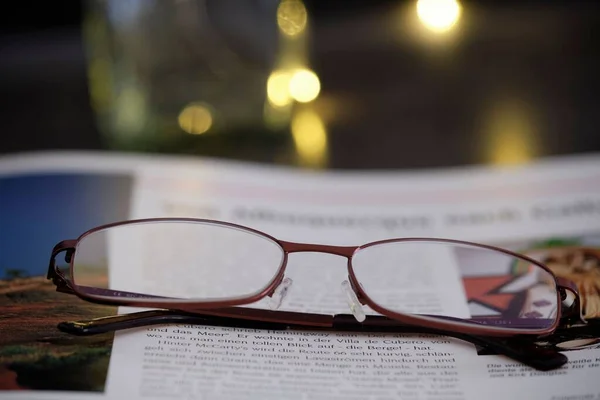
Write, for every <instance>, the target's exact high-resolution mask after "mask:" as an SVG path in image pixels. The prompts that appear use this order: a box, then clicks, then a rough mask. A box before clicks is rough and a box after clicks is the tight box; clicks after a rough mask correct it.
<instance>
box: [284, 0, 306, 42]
mask: <svg viewBox="0 0 600 400" xmlns="http://www.w3.org/2000/svg"><path fill="white" fill-rule="evenodd" d="M307 19H308V17H307V14H306V7H304V4H303V3H302V2H301V1H299V0H284V1H282V2H281V4H279V7H278V8H277V25H278V26H279V29H280V30H281V32H282V33H283V34H285V35H287V36H297V35H299V34H300V33H302V32H303V31H304V30H305V29H306V22H307Z"/></svg>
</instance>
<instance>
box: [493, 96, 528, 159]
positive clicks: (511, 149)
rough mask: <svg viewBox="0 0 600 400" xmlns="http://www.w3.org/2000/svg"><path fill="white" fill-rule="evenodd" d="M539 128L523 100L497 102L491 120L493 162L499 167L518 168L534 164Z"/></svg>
mask: <svg viewBox="0 0 600 400" xmlns="http://www.w3.org/2000/svg"><path fill="white" fill-rule="evenodd" d="M536 136H537V133H536V127H535V122H534V120H533V115H532V112H531V110H529V107H528V106H527V104H524V103H522V102H520V101H514V100H513V101H504V102H499V103H497V104H496V105H495V106H494V107H493V108H492V110H491V113H490V115H489V118H488V121H487V127H486V137H487V146H486V147H487V152H488V154H489V161H490V162H491V163H492V164H496V165H517V164H523V163H526V162H528V161H530V160H531V159H532V158H533V156H534V153H535V150H536Z"/></svg>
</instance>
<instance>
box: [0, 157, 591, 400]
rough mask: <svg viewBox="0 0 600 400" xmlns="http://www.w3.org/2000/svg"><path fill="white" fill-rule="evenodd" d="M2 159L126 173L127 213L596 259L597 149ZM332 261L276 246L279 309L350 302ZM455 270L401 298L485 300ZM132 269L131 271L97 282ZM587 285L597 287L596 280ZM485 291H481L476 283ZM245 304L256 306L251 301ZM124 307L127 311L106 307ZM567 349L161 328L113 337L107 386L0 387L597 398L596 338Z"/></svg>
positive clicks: (317, 235) (9, 167) (106, 394)
mask: <svg viewBox="0 0 600 400" xmlns="http://www.w3.org/2000/svg"><path fill="white" fill-rule="evenodd" d="M83 160H85V164H83V165H85V167H81V165H82V164H81V161H83ZM10 161H11V162H5V163H4V164H2V163H0V168H1V169H0V171H3V173H4V174H5V175H6V174H15V173H23V172H24V171H28V172H29V173H32V172H36V171H40V170H43V171H46V172H47V171H48V170H52V171H54V172H57V173H74V172H76V173H87V174H90V173H91V174H127V175H130V176H131V183H130V188H129V196H128V198H127V201H128V207H127V209H128V212H127V218H131V219H134V218H151V217H193V218H208V219H217V220H221V221H226V222H232V223H236V224H240V225H244V226H248V227H251V228H254V229H258V230H261V231H264V232H266V233H268V234H269V235H271V236H274V237H276V238H278V239H281V240H286V241H296V242H307V243H320V244H329V245H340V246H354V245H360V244H364V243H368V242H372V241H376V240H383V239H389V238H399V237H436V238H452V239H461V240H468V241H475V242H479V243H484V244H491V245H495V246H499V247H503V248H506V249H509V250H513V251H517V252H523V253H526V254H530V255H535V256H536V257H539V256H540V254H541V253H544V254H554V253H553V252H554V251H555V250H556V249H559V250H560V251H562V252H563V253H564V251H568V252H571V253H573V254H575V253H577V252H586V253H585V254H586V257H588V258H589V257H591V259H592V261H591V262H596V263H597V265H596V268H600V262H598V260H600V158H599V157H597V156H595V155H592V156H585V157H583V156H580V157H569V158H557V159H552V160H546V161H540V162H538V163H536V164H532V165H528V166H523V167H512V168H501V169H500V168H489V167H468V168H456V169H452V170H436V171H425V172H423V171H418V172H357V171H353V172H306V171H296V170H292V169H287V168H274V167H266V166H259V165H248V164H240V163H234V162H221V161H214V160H190V159H184V160H182V159H171V158H158V159H156V158H147V157H114V156H113V157H111V158H110V159H108V158H105V157H103V156H99V155H87V156H81V155H70V156H64V155H62V156H60V157H59V156H52V155H50V156H44V157H39V156H37V158H36V157H35V156H31V157H30V158H27V157H25V158H17V159H14V160H10ZM181 239H182V241H185V238H181ZM154 240H156V242H152V241H150V242H148V243H145V245H146V247H147V249H152V248H153V246H156V245H158V243H159V242H160V240H161V238H160V237H158V238H154ZM125 251H126V249H124V248H122V246H119V245H114V246H112V247H111V254H112V255H114V256H115V257H119V256H121V255H122V254H124V252H125ZM563 253H561V254H563ZM112 255H111V256H112ZM434 256H435V255H434ZM594 257H596V258H595V259H594ZM594 260H596V261H594ZM346 262H347V261H346V259H344V258H343V257H336V256H332V255H328V254H317V253H297V254H292V255H290V257H289V260H288V264H287V269H286V276H287V277H289V278H290V279H291V280H292V281H293V284H292V286H291V287H290V289H289V293H288V294H287V296H286V298H285V299H284V302H283V304H282V305H281V307H280V309H281V310H292V311H306V312H315V313H326V314H335V313H344V314H348V313H349V309H348V305H347V303H346V300H345V297H344V293H343V291H342V288H341V284H342V282H343V281H344V280H346V279H347V268H346ZM159 272H160V271H158V270H157V271H156V273H157V274H158V273H159ZM436 272H437V271H436ZM592 273H597V271H592ZM457 276H458V273H457V271H456V270H453V269H452V268H449V269H448V270H446V271H444V272H443V273H442V274H439V275H437V274H436V275H434V276H430V277H429V278H430V280H429V281H428V284H429V285H431V287H433V288H434V289H435V288H436V287H440V285H446V287H449V289H448V290H444V291H439V290H432V291H430V292H429V293H428V294H427V296H424V297H423V301H413V303H411V304H410V305H409V306H407V307H412V309H411V310H410V311H411V312H423V311H427V310H429V309H431V308H435V309H437V310H441V311H442V312H451V313H452V315H459V314H463V313H464V314H467V315H468V313H469V307H470V306H473V304H470V302H473V303H476V304H477V306H478V307H486V306H489V307H493V306H495V304H486V303H485V302H482V301H477V300H478V299H473V298H467V297H466V295H465V293H464V292H463V291H462V288H461V285H459V284H458V280H457V279H458V278H457ZM135 278H136V272H135V268H133V267H132V269H131V270H127V271H120V272H118V274H117V275H116V276H115V277H112V278H111V279H117V280H126V279H135ZM595 284H597V285H598V286H596V287H597V288H598V289H597V290H598V292H597V293H596V295H597V296H598V295H599V294H598V293H600V281H596V283H595ZM494 289H495V287H492V286H490V287H482V288H481V292H482V293H485V292H486V291H491V290H494ZM63 296H67V295H63ZM479 300H481V299H479ZM72 301H73V302H75V301H79V300H78V299H76V298H73V299H72ZM599 301H600V300H599ZM252 306H253V307H259V308H267V307H268V305H267V304H266V302H265V301H261V302H259V303H258V304H253V305H252ZM132 311H139V310H138V309H131V308H124V307H121V308H120V310H119V312H132ZM366 312H367V313H373V314H376V313H375V312H374V311H372V310H369V309H366ZM589 317H590V318H594V316H589ZM598 317H600V315H599V316H598ZM586 343H587V342H586ZM596 343H599V344H598V345H597V344H596ZM565 354H567V355H568V358H569V362H568V363H567V364H566V365H565V366H563V367H561V368H559V369H556V370H552V371H547V372H541V371H537V370H535V369H532V368H530V367H527V366H524V365H522V364H520V363H518V362H516V361H514V360H511V359H508V358H506V357H503V356H499V355H494V354H488V353H486V352H485V351H483V350H481V349H478V348H477V347H476V346H474V345H472V344H470V343H466V342H462V341H460V340H457V339H452V338H448V337H442V336H434V335H426V334H406V333H376V332H372V333H354V332H334V331H323V330H318V331H317V330H314V331H311V330H301V331H300V330H299V331H294V330H288V331H278V330H272V331H271V330H264V329H249V328H233V327H217V326H201V325H164V326H154V327H143V328H136V329H130V330H124V331H119V332H117V333H116V334H114V339H113V341H112V344H111V352H110V358H109V363H108V366H107V368H106V370H107V372H106V380H105V384H104V386H103V387H102V389H101V390H99V391H96V392H94V393H92V392H89V393H88V392H85V391H77V390H70V391H48V390H40V391H35V392H34V391H25V392H23V391H3V392H0V396H2V397H3V398H28V399H34V398H35V399H37V398H39V399H54V398H81V399H88V398H89V399H92V398H106V399H124V398H128V399H136V398H140V399H141V398H144V399H146V398H148V399H217V398H218V399H270V398H277V399H281V398H284V399H288V398H289V399H381V400H383V399H398V398H401V399H429V400H459V399H461V400H462V399H481V398H483V397H486V398H488V399H504V398H514V399H528V400H538V399H539V400H567V399H568V400H575V399H578V400H579V399H600V382H598V380H597V379H595V377H597V376H598V374H599V373H600V342H597V341H593V340H592V341H590V342H589V345H586V346H577V347H575V348H574V349H573V350H569V351H565ZM82 379H85V377H82Z"/></svg>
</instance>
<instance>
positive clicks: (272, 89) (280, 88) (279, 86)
mask: <svg viewBox="0 0 600 400" xmlns="http://www.w3.org/2000/svg"><path fill="white" fill-rule="evenodd" d="M291 79H292V73H291V72H289V71H275V72H273V73H272V74H271V76H269V79H268V80H267V97H268V99H269V102H270V103H271V104H272V105H274V106H276V107H285V106H287V105H288V104H290V103H291V102H292V97H291V96H290V89H289V87H290V80H291Z"/></svg>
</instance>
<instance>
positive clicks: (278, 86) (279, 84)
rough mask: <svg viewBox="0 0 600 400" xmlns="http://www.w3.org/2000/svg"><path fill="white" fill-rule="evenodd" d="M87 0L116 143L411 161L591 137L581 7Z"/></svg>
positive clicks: (594, 18) (581, 147)
mask: <svg viewBox="0 0 600 400" xmlns="http://www.w3.org/2000/svg"><path fill="white" fill-rule="evenodd" d="M87 1H88V3H87V4H88V8H87V20H86V24H85V27H86V29H85V38H86V41H85V45H86V51H87V54H88V70H89V71H88V72H89V81H90V91H91V97H92V102H93V105H94V109H95V112H96V115H97V120H98V125H99V127H100V128H101V131H102V132H103V135H104V138H105V139H106V140H105V142H106V144H107V145H109V146H110V147H111V148H116V149H125V150H134V151H150V152H167V153H189V154H198V155H209V156H216V157H227V158H235V159H246V160H248V159H249V160H256V161H264V162H275V163H284V164H293V165H297V166H303V167H310V168H324V167H328V168H399V167H403V168H409V167H410V168H415V167H441V166H449V165H458V164H475V163H487V164H496V165H498V164H500V165H506V164H522V163H526V162H530V161H531V160H533V159H536V158H538V157H541V156H544V155H550V154H563V153H571V152H581V151H587V150H592V147H593V146H594V143H598V140H597V135H596V132H595V128H594V127H595V124H594V123H590V122H589V121H593V120H594V118H595V115H596V112H595V110H594V107H593V104H595V103H594V99H595V96H596V93H597V86H598V79H597V76H598V74H597V73H596V70H597V68H596V67H597V64H598V60H600V57H598V54H599V52H598V49H600V47H598V46H597V43H596V40H595V39H592V38H591V37H589V35H588V34H587V32H589V31H590V29H592V27H593V26H595V25H596V24H597V23H598V21H600V17H599V16H600V13H593V12H592V11H594V10H596V9H597V8H598V7H597V6H596V7H594V6H592V5H590V3H585V4H584V3H578V4H577V5H572V4H571V3H566V2H562V3H561V2H559V3H544V4H542V3H540V4H535V5H527V4H518V5H517V4H513V3H489V4H483V3H473V2H464V1H460V0H408V1H387V0H372V1H369V2H365V1H359V0H347V1H343V2H341V1H340V2H324V1H320V0H244V1H241V0H240V1H236V0H162V1H158V0H87ZM595 146H597V144H596V145H595Z"/></svg>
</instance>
